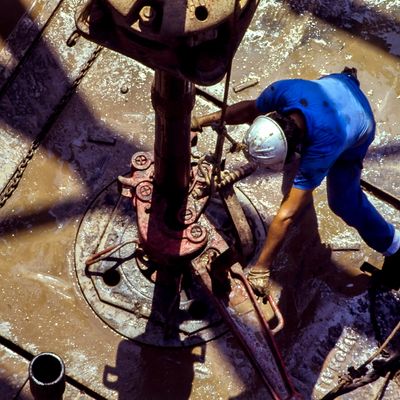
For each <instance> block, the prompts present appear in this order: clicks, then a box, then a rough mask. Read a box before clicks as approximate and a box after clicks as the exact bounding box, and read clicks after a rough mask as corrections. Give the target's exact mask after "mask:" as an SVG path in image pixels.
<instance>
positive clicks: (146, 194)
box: [136, 181, 153, 201]
mask: <svg viewBox="0 0 400 400" xmlns="http://www.w3.org/2000/svg"><path fill="white" fill-rule="evenodd" d="M152 193H153V185H152V184H151V183H150V182H148V181H144V182H140V183H139V184H138V185H137V186H136V196H137V198H138V199H139V200H141V201H150V200H151V195H152Z"/></svg>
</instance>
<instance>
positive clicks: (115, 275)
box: [103, 269, 121, 286]
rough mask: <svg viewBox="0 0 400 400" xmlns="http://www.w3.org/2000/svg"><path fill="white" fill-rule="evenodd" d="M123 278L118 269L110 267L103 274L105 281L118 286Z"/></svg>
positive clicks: (109, 284)
mask: <svg viewBox="0 0 400 400" xmlns="http://www.w3.org/2000/svg"><path fill="white" fill-rule="evenodd" d="M120 280H121V275H120V273H119V271H117V270H116V269H109V270H107V271H106V272H104V274H103V281H104V283H105V284H106V285H107V286H117V285H118V283H119V282H120Z"/></svg>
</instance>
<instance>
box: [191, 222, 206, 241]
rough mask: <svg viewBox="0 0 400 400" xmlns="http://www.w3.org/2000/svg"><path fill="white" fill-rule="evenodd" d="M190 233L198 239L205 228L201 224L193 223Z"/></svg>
mask: <svg viewBox="0 0 400 400" xmlns="http://www.w3.org/2000/svg"><path fill="white" fill-rule="evenodd" d="M190 233H191V235H192V236H193V238H195V239H198V238H200V237H201V236H202V235H203V229H202V227H201V226H199V225H193V226H192V228H191V229H190Z"/></svg>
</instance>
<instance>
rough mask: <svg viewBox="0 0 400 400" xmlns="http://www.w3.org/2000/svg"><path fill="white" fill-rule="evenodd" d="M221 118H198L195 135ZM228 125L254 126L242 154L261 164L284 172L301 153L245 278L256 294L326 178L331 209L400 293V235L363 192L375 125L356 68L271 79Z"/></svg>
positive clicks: (233, 112) (235, 108)
mask: <svg viewBox="0 0 400 400" xmlns="http://www.w3.org/2000/svg"><path fill="white" fill-rule="evenodd" d="M220 116H221V112H220V111H218V112H215V113H212V114H208V115H204V116H200V117H197V118H196V117H193V118H192V130H196V129H197V130H199V129H200V130H201V128H202V127H204V126H209V125H212V124H213V123H215V122H217V121H219V118H220ZM225 122H226V123H227V124H242V123H248V124H251V126H250V128H249V130H248V131H247V133H246V135H245V137H244V139H243V142H244V144H245V145H246V147H247V150H245V154H246V156H247V158H248V159H250V160H252V161H256V162H257V163H258V164H259V165H260V166H262V167H266V168H269V169H272V170H275V171H279V170H282V169H283V166H284V164H285V162H288V161H289V160H290V159H291V157H292V156H293V155H294V153H295V152H296V151H297V152H298V153H299V155H300V160H299V167H298V170H297V171H296V176H295V178H294V181H293V183H292V186H291V188H290V190H289V192H288V193H287V194H286V195H285V196H284V198H283V200H282V202H281V205H280V208H279V210H278V212H277V214H276V215H275V217H274V218H273V220H272V223H271V225H270V226H269V229H268V235H267V238H266V240H265V243H264V244H263V247H262V249H261V251H260V253H259V255H258V258H257V261H256V262H255V263H254V264H253V265H251V266H250V269H249V273H248V276H247V279H248V281H249V283H250V285H251V286H252V288H253V290H254V292H255V294H256V295H258V296H265V295H266V294H267V293H268V289H269V276H270V269H271V266H272V263H273V261H274V258H275V256H276V254H277V253H278V251H279V249H280V247H281V245H282V244H283V242H284V240H285V237H286V235H287V232H288V229H289V228H290V226H291V225H292V223H293V221H295V220H296V218H297V217H298V216H299V215H301V213H302V211H303V210H304V208H305V207H307V206H308V205H310V204H311V203H312V192H313V190H314V189H315V188H316V187H317V186H319V185H320V184H321V182H322V180H323V179H324V178H325V177H326V178H327V194H328V204H329V207H330V208H331V210H332V211H333V212H334V213H335V214H337V215H338V216H340V217H341V218H342V219H343V220H344V221H345V222H346V223H347V224H348V225H349V226H352V227H354V228H355V229H356V230H357V231H358V232H359V234H360V236H361V237H362V239H363V240H364V241H365V242H366V243H367V245H368V246H370V247H371V248H373V249H374V250H376V251H377V252H380V253H382V254H383V255H384V256H385V260H384V264H383V267H382V272H380V273H379V275H378V276H379V277H380V279H379V281H380V282H382V283H383V284H386V285H387V286H389V287H391V288H395V289H398V288H399V286H400V250H399V249H400V231H399V230H397V229H395V227H394V226H393V225H392V224H390V223H389V222H387V221H386V220H385V219H384V218H383V217H382V216H381V215H380V213H379V212H378V211H377V210H376V209H375V208H374V206H373V205H372V204H371V203H370V202H369V200H368V198H367V196H366V195H365V194H364V193H363V191H362V189H361V187H360V176H361V170H362V167H363V159H364V157H365V154H366V152H367V150H368V147H369V145H370V144H371V142H372V141H373V139H374V135H375V121H374V116H373V113H372V110H371V107H370V104H369V102H368V100H367V98H366V96H365V95H364V94H363V92H362V91H361V89H360V83H359V81H358V79H357V71H356V69H355V68H347V67H346V68H345V69H344V70H343V71H342V72H341V73H335V74H330V75H327V76H324V77H321V78H320V79H317V80H304V79H286V80H280V81H277V82H274V83H272V84H271V85H269V86H268V87H267V88H266V89H264V90H263V91H262V92H261V94H260V95H259V97H258V98H257V99H255V100H246V101H241V102H239V103H236V104H233V105H231V106H228V107H227V109H226V115H225Z"/></svg>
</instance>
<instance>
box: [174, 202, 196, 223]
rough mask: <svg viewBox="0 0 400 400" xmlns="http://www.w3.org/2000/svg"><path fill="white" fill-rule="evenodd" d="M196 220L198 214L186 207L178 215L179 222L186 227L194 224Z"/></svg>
mask: <svg viewBox="0 0 400 400" xmlns="http://www.w3.org/2000/svg"><path fill="white" fill-rule="evenodd" d="M195 219H196V213H195V211H194V210H193V208H190V207H186V206H185V207H184V208H182V209H181V210H180V211H179V213H178V220H179V221H180V222H181V223H182V224H185V225H189V224H191V223H193V222H194V221H195Z"/></svg>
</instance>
